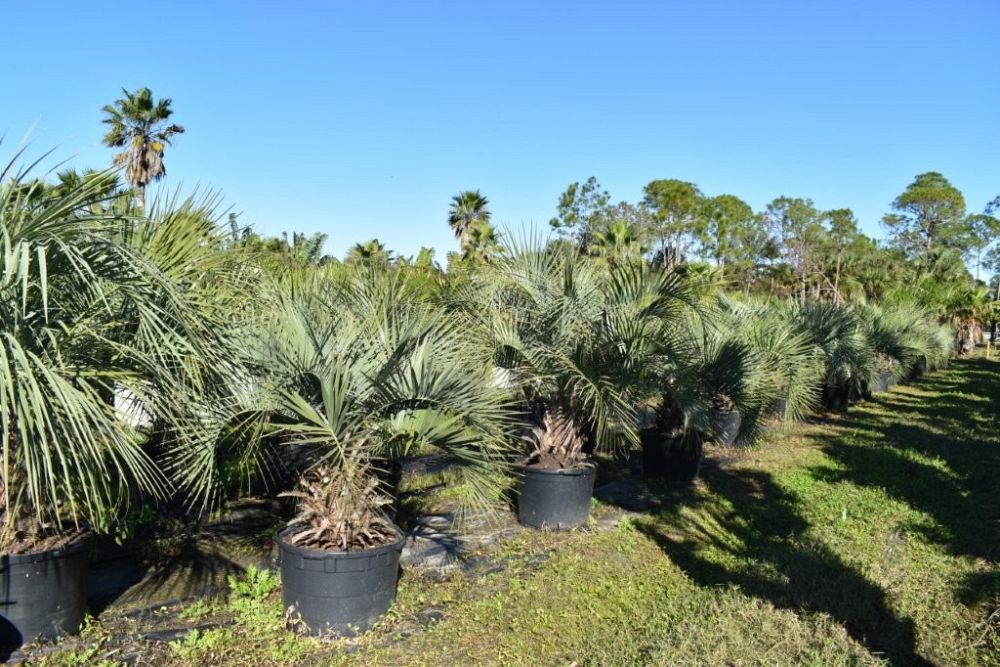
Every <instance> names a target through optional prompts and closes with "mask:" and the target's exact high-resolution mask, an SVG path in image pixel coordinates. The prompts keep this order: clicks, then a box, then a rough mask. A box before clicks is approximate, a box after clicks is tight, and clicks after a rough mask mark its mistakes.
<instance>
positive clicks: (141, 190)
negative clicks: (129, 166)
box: [135, 183, 146, 211]
mask: <svg viewBox="0 0 1000 667" xmlns="http://www.w3.org/2000/svg"><path fill="white" fill-rule="evenodd" d="M135 205H136V206H138V207H139V208H140V209H142V210H144V211H145V210H146V185H145V184H143V183H138V184H136V186H135Z"/></svg>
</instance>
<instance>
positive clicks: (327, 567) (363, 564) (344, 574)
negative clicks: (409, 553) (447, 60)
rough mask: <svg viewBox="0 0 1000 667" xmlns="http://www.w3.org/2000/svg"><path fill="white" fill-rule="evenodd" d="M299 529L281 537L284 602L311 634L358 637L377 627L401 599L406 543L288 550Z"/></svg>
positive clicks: (293, 546) (284, 532)
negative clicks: (402, 557)
mask: <svg viewBox="0 0 1000 667" xmlns="http://www.w3.org/2000/svg"><path fill="white" fill-rule="evenodd" d="M295 530H297V527H296V526H290V527H289V528H286V529H285V530H283V531H281V532H280V533H278V539H277V542H278V554H279V556H278V557H279V560H280V565H281V587H282V598H283V600H284V603H285V609H286V610H289V609H290V610H291V611H292V615H293V617H297V618H300V619H301V620H302V622H303V624H304V625H305V627H306V629H307V631H308V633H309V634H313V635H318V634H338V635H345V636H354V635H357V634H359V633H362V632H365V631H367V630H368V629H370V628H371V627H372V625H374V624H375V621H377V620H378V618H379V616H381V615H382V614H384V613H385V612H386V611H388V610H389V606H390V605H391V604H392V601H393V599H394V598H395V597H396V583H397V581H398V580H399V557H400V555H401V553H402V551H403V542H404V541H405V538H404V537H403V535H402V532H400V538H399V540H397V541H396V542H393V543H392V544H387V545H385V546H381V547H376V548H374V549H365V550H364V551H320V550H318V549H303V548H301V547H297V546H295V545H292V544H289V543H288V542H286V541H285V538H286V537H287V536H289V535H291V534H292V533H293V532H294V531H295Z"/></svg>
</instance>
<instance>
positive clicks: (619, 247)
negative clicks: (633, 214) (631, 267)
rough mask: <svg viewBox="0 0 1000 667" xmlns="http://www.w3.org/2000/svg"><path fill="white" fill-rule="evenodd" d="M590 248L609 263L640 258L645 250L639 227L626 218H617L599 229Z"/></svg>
mask: <svg viewBox="0 0 1000 667" xmlns="http://www.w3.org/2000/svg"><path fill="white" fill-rule="evenodd" d="M588 250H589V251H590V253H591V254H592V255H595V256H596V257H600V258H602V259H604V260H605V261H607V262H608V263H609V264H618V263H621V262H624V261H628V260H630V259H639V258H641V257H642V254H643V252H645V248H643V247H642V242H641V239H640V238H639V235H638V233H637V229H636V228H635V226H634V225H630V224H629V223H628V222H627V221H626V220H615V221H614V222H612V223H610V224H608V225H606V226H604V227H603V228H601V229H600V230H598V231H597V232H596V233H595V234H594V239H593V241H592V242H591V243H590V246H589V248H588Z"/></svg>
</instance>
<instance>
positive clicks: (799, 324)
mask: <svg viewBox="0 0 1000 667" xmlns="http://www.w3.org/2000/svg"><path fill="white" fill-rule="evenodd" d="M788 318H789V320H790V321H791V322H793V323H794V326H795V327H796V329H798V330H799V331H801V332H802V333H803V334H804V335H805V336H806V338H807V340H808V342H809V345H810V346H812V347H813V349H814V350H815V352H816V354H818V355H820V357H821V358H822V359H823V377H822V390H823V396H824V400H825V402H826V404H827V407H831V408H835V409H846V408H847V403H848V401H849V400H851V399H852V398H857V397H858V396H861V395H863V394H864V393H865V392H866V391H867V388H868V386H869V384H870V383H871V381H872V379H873V378H874V377H876V376H877V374H878V371H879V368H878V361H879V358H878V354H877V351H876V349H875V347H874V346H873V345H872V340H871V338H870V337H869V335H868V332H867V330H866V329H865V325H864V321H863V320H862V319H861V317H860V316H859V315H858V314H857V312H856V311H855V310H854V309H852V308H851V307H849V306H844V305H837V304H832V303H826V302H819V301H808V302H806V303H805V304H801V305H798V306H789V313H788Z"/></svg>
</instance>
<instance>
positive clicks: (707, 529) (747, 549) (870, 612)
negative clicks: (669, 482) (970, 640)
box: [638, 469, 930, 665]
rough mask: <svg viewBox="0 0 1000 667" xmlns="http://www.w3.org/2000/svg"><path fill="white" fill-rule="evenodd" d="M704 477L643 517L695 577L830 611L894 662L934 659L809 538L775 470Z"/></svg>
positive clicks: (880, 595) (878, 598) (784, 604)
mask: <svg viewBox="0 0 1000 667" xmlns="http://www.w3.org/2000/svg"><path fill="white" fill-rule="evenodd" d="M702 483H703V484H704V485H705V486H706V487H707V491H708V494H706V495H699V497H698V499H693V500H691V501H689V502H688V503H685V505H686V509H684V510H681V509H678V510H676V511H675V512H676V513H675V514H674V516H672V517H668V519H667V520H666V521H654V520H651V521H644V522H639V523H638V529H639V530H640V531H642V532H643V533H645V534H646V535H648V536H649V537H650V538H652V539H653V540H654V541H655V542H656V543H657V544H658V545H659V546H660V548H661V549H663V551H664V553H666V554H667V555H668V556H669V557H670V559H671V560H672V561H673V562H674V563H676V564H677V565H678V566H680V567H681V568H682V569H684V571H685V572H686V573H687V574H688V576H689V577H691V579H692V580H694V581H695V582H696V583H698V584H699V585H702V586H737V587H738V588H739V589H740V590H741V591H742V592H743V593H745V594H747V595H751V596H754V597H759V598H761V599H764V600H767V601H768V602H770V603H771V604H773V605H775V606H776V607H779V608H785V609H790V610H793V611H796V612H799V611H805V612H813V613H817V612H818V613H825V614H829V615H830V616H831V617H833V618H834V619H835V620H836V621H837V622H839V623H840V624H841V625H843V626H844V628H845V629H846V630H847V632H848V634H850V636H851V637H852V638H854V639H855V640H856V641H858V642H859V643H860V644H862V645H863V646H865V647H866V648H867V649H868V650H869V651H871V652H872V653H875V654H878V655H881V656H884V657H886V658H888V659H889V660H890V661H892V662H893V663H894V664H905V665H927V664H930V663H928V662H927V661H926V660H924V659H923V658H921V657H920V656H919V655H917V654H916V652H915V648H914V647H915V633H914V626H913V623H912V621H910V620H909V619H906V618H899V617H898V616H896V615H895V613H894V612H893V611H892V610H891V609H890V607H889V605H888V603H887V600H886V594H885V592H884V591H883V590H882V589H881V588H879V587H878V586H876V585H875V584H873V583H872V582H871V581H869V580H868V579H866V578H865V577H863V576H862V575H861V574H859V573H858V572H856V571H855V570H854V569H853V568H851V567H849V566H848V565H846V564H845V563H844V562H843V561H842V560H841V559H840V558H839V557H838V556H837V555H836V554H835V553H833V552H832V551H830V550H829V549H827V548H825V547H823V546H822V545H820V544H817V543H815V542H812V541H809V540H807V539H805V538H804V536H803V533H804V532H805V531H806V529H807V528H808V523H807V522H806V521H805V519H803V518H802V516H801V515H800V514H799V512H798V510H797V507H798V506H799V505H800V504H801V501H800V500H799V499H798V498H797V497H796V496H795V495H794V494H793V493H790V492H789V491H787V490H785V489H783V488H781V487H780V486H779V485H778V484H776V483H775V481H774V480H773V478H772V476H771V475H770V474H769V473H766V472H761V471H748V470H725V469H717V470H713V471H710V472H709V473H708V475H707V478H706V479H704V480H702ZM691 510H693V511H691Z"/></svg>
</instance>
